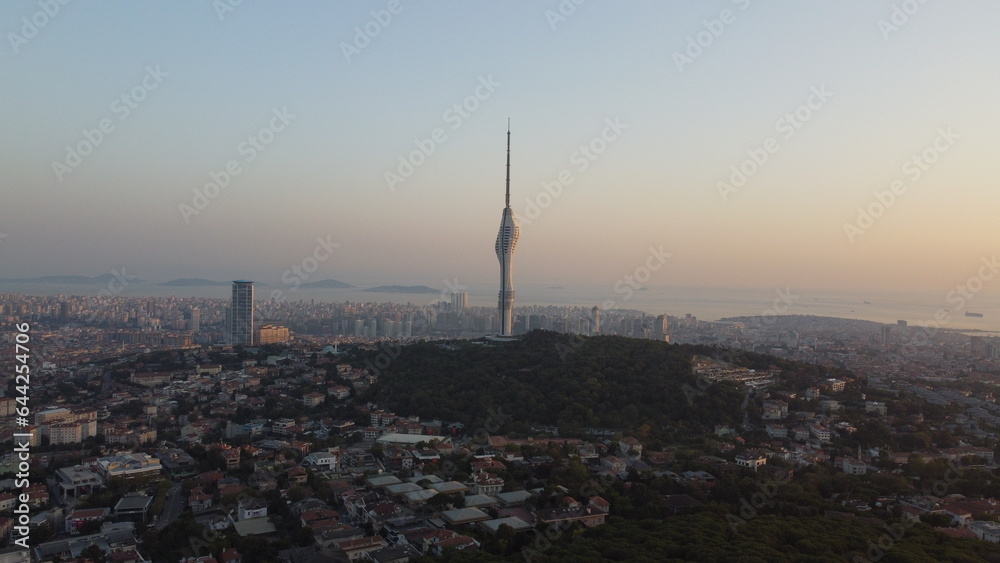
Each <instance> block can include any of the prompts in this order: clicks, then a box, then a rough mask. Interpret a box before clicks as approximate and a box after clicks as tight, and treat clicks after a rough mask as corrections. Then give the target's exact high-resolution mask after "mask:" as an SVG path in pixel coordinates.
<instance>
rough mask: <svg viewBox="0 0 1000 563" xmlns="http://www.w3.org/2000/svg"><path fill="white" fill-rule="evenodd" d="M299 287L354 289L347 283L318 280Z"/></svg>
mask: <svg viewBox="0 0 1000 563" xmlns="http://www.w3.org/2000/svg"><path fill="white" fill-rule="evenodd" d="M300 287H303V288H311V289H347V288H349V287H354V286H353V285H351V284H349V283H344V282H342V281H337V280H320V281H314V282H309V283H304V284H302V285H301V286H300Z"/></svg>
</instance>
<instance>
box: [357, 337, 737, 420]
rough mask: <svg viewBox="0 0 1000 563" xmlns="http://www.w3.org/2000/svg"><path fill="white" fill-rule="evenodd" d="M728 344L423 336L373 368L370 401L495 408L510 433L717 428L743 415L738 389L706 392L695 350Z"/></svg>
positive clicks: (409, 410) (420, 410)
mask: <svg viewBox="0 0 1000 563" xmlns="http://www.w3.org/2000/svg"><path fill="white" fill-rule="evenodd" d="M719 351H720V350H719V349H716V348H709V347H705V346H686V345H670V344H666V343H663V342H654V341H651V340H640V339H633V338H622V337H614V336H597V337H592V338H580V337H574V336H572V335H566V334H558V333H553V332H545V331H532V332H531V333H529V334H527V335H525V336H524V337H522V338H521V339H519V340H517V341H514V342H505V343H494V342H483V341H454V342H447V343H442V342H421V343H416V344H412V345H408V346H403V347H401V348H396V349H391V350H388V349H387V350H383V351H381V355H382V358H381V362H374V365H378V366H379V367H380V368H384V369H380V370H379V382H378V383H377V384H376V385H374V386H372V388H371V389H370V390H369V392H368V393H367V395H366V397H365V399H367V400H370V401H373V402H377V403H378V404H380V405H382V406H384V407H386V408H387V409H391V410H392V411H393V412H396V413H397V414H400V415H419V416H420V417H421V418H435V419H442V420H448V421H459V422H463V423H466V424H468V425H473V427H477V426H478V425H482V424H484V421H486V420H487V418H488V417H489V416H490V413H491V412H492V413H497V412H502V413H503V414H504V415H506V416H505V417H504V421H505V425H509V426H507V427H506V428H504V429H503V430H502V431H503V432H508V431H510V430H512V429H513V430H517V429H526V428H527V427H529V426H538V425H542V426H559V427H560V430H562V431H563V432H572V431H574V430H577V429H580V428H588V427H590V428H617V429H622V430H639V429H640V428H641V427H642V426H643V425H647V424H648V425H649V426H648V427H646V428H643V429H642V430H643V434H647V433H649V432H650V431H652V434H654V435H661V432H663V431H664V429H676V430H680V431H683V430H684V429H687V430H705V429H707V430H711V429H712V428H714V425H715V424H722V423H728V424H735V423H738V422H739V421H740V420H741V418H742V412H741V408H740V405H741V402H742V400H743V393H742V392H741V391H740V390H739V389H737V388H736V387H735V386H732V385H727V384H716V385H713V386H712V387H711V388H709V389H706V390H701V389H699V388H698V385H697V384H696V381H695V378H694V376H693V375H692V371H691V358H692V356H693V355H694V354H700V355H714V354H718V353H719ZM374 358H375V355H374V354H373V355H371V356H369V357H368V359H369V360H374ZM358 361H359V363H360V364H363V363H364V359H359V360H358ZM386 364H388V365H386ZM702 387H704V384H702ZM494 416H495V415H494ZM507 417H509V418H507ZM647 435H648V434H647Z"/></svg>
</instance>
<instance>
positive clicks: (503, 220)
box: [496, 120, 520, 336]
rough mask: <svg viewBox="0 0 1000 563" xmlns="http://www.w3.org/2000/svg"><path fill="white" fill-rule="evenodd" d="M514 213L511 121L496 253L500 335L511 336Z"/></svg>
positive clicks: (514, 244)
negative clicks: (503, 201) (511, 177)
mask: <svg viewBox="0 0 1000 563" xmlns="http://www.w3.org/2000/svg"><path fill="white" fill-rule="evenodd" d="M519 232H520V231H519V229H518V227H517V221H516V220H515V219H514V212H513V211H512V210H511V208H510V120H508V121H507V184H506V197H505V207H504V209H503V215H501V217H500V231H499V232H498V233H497V241H496V253H497V260H499V261H500V292H499V294H498V295H497V301H498V303H497V305H498V309H499V313H500V334H501V335H502V336H510V335H511V333H512V327H513V324H514V278H513V272H512V271H511V270H512V269H511V263H512V261H513V259H514V247H515V246H516V245H517V237H518V234H519Z"/></svg>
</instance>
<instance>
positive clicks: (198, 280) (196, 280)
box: [156, 278, 230, 287]
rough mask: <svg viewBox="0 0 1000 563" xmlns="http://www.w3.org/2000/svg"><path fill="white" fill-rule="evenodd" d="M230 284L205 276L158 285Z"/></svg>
mask: <svg viewBox="0 0 1000 563" xmlns="http://www.w3.org/2000/svg"><path fill="white" fill-rule="evenodd" d="M229 284H230V282H220V281H213V280H206V279H204V278H177V279H175V280H170V281H168V282H163V283H158V284H156V285H167V286H170V287H203V286H207V285H211V286H217V285H229Z"/></svg>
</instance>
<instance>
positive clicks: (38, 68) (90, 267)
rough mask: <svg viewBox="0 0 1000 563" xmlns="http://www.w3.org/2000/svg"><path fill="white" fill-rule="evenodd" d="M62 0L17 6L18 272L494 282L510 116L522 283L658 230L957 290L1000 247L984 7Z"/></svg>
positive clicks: (13, 89) (637, 254)
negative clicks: (325, 244) (299, 274)
mask: <svg viewBox="0 0 1000 563" xmlns="http://www.w3.org/2000/svg"><path fill="white" fill-rule="evenodd" d="M48 1H49V2H51V5H49V4H47V3H46V0H42V1H40V2H27V1H25V2H16V3H15V2H6V3H4V4H3V6H2V8H0V10H2V13H0V31H3V33H4V35H5V39H4V44H3V45H2V46H0V76H2V77H3V80H2V81H0V118H2V129H0V131H2V134H0V170H2V174H3V192H4V196H3V200H2V205H0V234H3V235H6V236H4V237H0V276H2V277H27V276H38V275H53V274H84V275H100V274H104V273H107V272H110V271H111V270H112V269H120V268H122V267H125V268H127V270H128V272H129V273H130V274H134V275H138V276H140V277H142V278H145V279H151V280H165V279H170V278H174V277H193V276H200V277H208V278H213V279H221V280H226V279H236V278H249V279H256V280H260V281H265V282H272V283H275V282H279V280H280V278H281V276H282V273H283V272H284V271H285V270H286V269H288V268H290V267H291V266H293V265H296V264H299V265H301V264H303V262H304V261H305V265H306V266H312V263H311V258H309V257H312V256H318V257H320V260H318V261H317V265H318V270H317V271H316V272H314V273H313V274H311V275H310V279H311V280H315V279H323V278H336V279H340V280H343V281H347V282H351V283H422V284H427V285H431V286H434V287H437V286H439V285H440V284H441V280H442V279H445V278H449V279H451V278H454V277H458V278H459V279H461V280H467V281H468V282H470V283H483V282H490V281H491V280H494V279H498V265H497V260H496V256H495V255H494V251H493V242H494V238H495V236H496V231H497V228H498V226H499V222H500V216H501V210H502V207H503V187H504V164H505V142H506V128H507V119H508V118H510V120H511V131H512V143H513V145H512V150H511V161H512V179H511V206H512V208H513V209H514V212H515V214H516V215H517V216H518V217H519V218H520V220H521V238H520V241H519V242H518V246H517V251H516V254H515V259H514V272H515V285H517V283H519V282H527V281H528V280H530V281H532V282H540V283H553V284H564V285H572V284H578V283H587V284H608V285H609V286H610V285H611V284H614V283H615V281H616V280H619V279H621V278H622V277H623V276H625V275H628V274H630V273H634V272H635V271H636V269H637V268H640V267H641V266H643V265H644V264H646V263H647V260H648V259H649V257H650V250H649V249H650V247H653V248H655V249H660V248H662V250H663V251H664V252H667V253H670V254H672V257H671V258H669V259H668V260H667V261H666V263H665V264H664V265H663V267H662V268H660V269H658V270H657V271H655V272H653V274H652V276H651V280H650V281H649V284H650V285H654V284H655V285H678V286H698V285H707V286H744V287H746V286H749V287H761V288H768V287H771V288H774V287H786V286H791V287H795V288H825V289H868V288H872V289H875V288H889V287H897V286H898V287H904V288H908V289H921V290H931V291H937V290H940V291H942V293H943V292H945V291H947V290H949V289H950V288H952V287H954V286H955V285H956V284H958V283H963V282H965V281H966V280H967V279H968V278H970V277H972V276H976V275H979V272H980V264H981V260H982V259H983V258H984V257H992V256H993V255H994V254H996V253H997V252H998V250H1000V249H998V244H997V243H998V241H1000V236H998V235H1000V228H998V227H997V218H998V216H1000V200H998V198H997V196H996V189H997V182H996V180H995V177H996V176H997V162H1000V160H998V154H1000V127H998V125H1000V119H998V117H1000V110H998V99H1000V97H998V92H1000V35H998V34H997V33H996V30H995V27H996V22H997V21H1000V4H998V3H996V2H990V1H986V0H984V1H963V2H926V3H923V4H921V3H918V2H917V1H916V0H911V1H906V2H902V1H897V2H876V1H871V0H846V1H845V0H831V1H824V2H819V1H814V2H794V3H792V2H764V1H757V0H750V1H745V0H740V1H731V0H716V1H702V2H694V1H689V2H666V1H663V2H631V3H624V2H596V1H593V0H590V1H585V2H582V3H581V4H580V5H579V6H577V5H576V4H575V3H574V2H572V1H570V0H563V1H562V2H558V1H556V0H551V1H542V2H534V1H532V2H527V1H523V2H522V1H514V2H490V3H484V2H449V3H443V2H435V3H417V2H410V1H402V2H395V1H393V2H388V1H383V0H379V1H366V2H350V3H348V2H304V1H296V2H263V1H259V0H244V1H243V2H242V3H239V4H238V5H236V6H230V3H229V2H228V1H227V0H218V1H216V2H214V4H213V3H212V2H209V1H207V0H199V1H189V2H179V1H170V2H165V1H161V2H110V1H107V2H69V3H68V4H67V5H61V4H59V3H58V2H56V0H48ZM232 3H234V4H235V3H236V0H232ZM46 10H48V13H46ZM463 106H464V107H463ZM102 128H103V129H104V131H102V130H101V129H102ZM85 131H86V132H85ZM255 145H256V148H255ZM421 146H422V147H423V152H426V153H431V154H429V155H424V154H421V153H415V154H411V153H413V151H420V150H421V148H420V147H421ZM67 147H70V148H71V149H72V150H71V151H70V150H68V149H67ZM587 147H589V148H587ZM581 148H584V149H585V151H586V152H587V153H588V154H589V156H588V155H587V154H585V153H584V151H582V150H581ZM68 153H72V154H68ZM754 158H756V159H757V162H754V160H753V159H754ZM765 158H766V160H764V159H765ZM914 158H917V159H918V160H919V162H918V161H914V160H913V159H914ZM405 160H409V161H410V163H408V164H407V165H405V166H402V165H401V162H402V161H405ZM411 166H412V168H410V167H411ZM227 167H229V168H230V172H226V173H225V174H220V173H222V172H224V171H225V170H226V168H227ZM734 167H735V169H737V170H738V169H739V168H741V167H742V168H743V169H744V173H746V176H747V177H746V179H745V181H742V179H741V178H740V177H739V174H735V176H736V177H735V178H734V177H733V176H734ZM233 172H235V173H233ZM387 174H396V175H398V176H399V177H398V178H395V179H394V178H392V177H391V176H388V177H387ZM213 175H214V176H215V178H223V177H224V176H226V175H228V176H229V180H228V185H227V186H226V187H225V188H223V189H221V190H219V191H218V192H217V193H216V192H214V191H213V187H212V186H207V187H206V184H208V183H209V182H212V181H213ZM560 175H562V178H563V179H564V181H565V182H564V185H562V186H557V185H555V184H553V182H556V181H558V179H559V178H560ZM741 181H742V183H741ZM720 182H725V183H726V185H722V184H720ZM546 183H548V184H549V189H550V190H551V191H552V192H553V193H554V194H556V195H555V196H551V195H549V194H548V193H546V191H545V187H544V186H545V184H546ZM196 189H197V190H199V191H200V192H202V193H205V192H206V190H207V191H208V194H209V195H212V196H214V197H208V196H205V198H204V199H201V198H200V197H198V196H196V195H195V190H196ZM893 189H895V190H896V192H897V193H896V194H893V193H892V190H893ZM875 192H885V194H884V195H882V196H880V198H881V200H882V201H881V202H880V201H879V198H877V197H876V195H874V194H875ZM529 201H530V202H533V203H534V204H535V205H537V207H532V206H531V205H529V203H528V202H529ZM859 208H864V209H867V210H869V212H870V213H871V214H872V215H873V216H872V217H870V218H868V219H866V218H864V217H862V218H861V219H860V222H859V211H858V209H859ZM526 216H527V217H526ZM317 238H320V239H323V240H326V241H329V242H334V243H336V244H337V245H339V246H337V247H336V248H334V249H332V251H331V252H329V253H328V252H327V251H326V250H324V249H322V248H321V249H320V250H319V252H317V253H315V254H314V252H315V251H316V250H317V245H318V243H317ZM325 256H328V258H325V259H323V257H325ZM992 284H995V287H994V286H993V285H992ZM983 286H984V288H985V290H986V291H988V292H993V291H994V289H1000V277H998V280H997V281H996V282H991V281H989V280H986V281H984V283H983Z"/></svg>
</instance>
